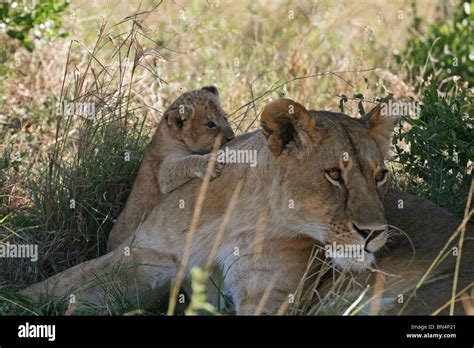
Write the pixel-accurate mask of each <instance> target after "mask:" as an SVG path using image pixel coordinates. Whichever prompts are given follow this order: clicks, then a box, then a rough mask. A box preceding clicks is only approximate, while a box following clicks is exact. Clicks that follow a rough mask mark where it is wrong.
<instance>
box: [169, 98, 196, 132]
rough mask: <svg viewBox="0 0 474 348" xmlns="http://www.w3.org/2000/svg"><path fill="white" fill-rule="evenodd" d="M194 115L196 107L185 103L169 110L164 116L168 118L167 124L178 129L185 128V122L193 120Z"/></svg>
mask: <svg viewBox="0 0 474 348" xmlns="http://www.w3.org/2000/svg"><path fill="white" fill-rule="evenodd" d="M193 116H194V108H193V107H192V106H191V105H184V104H182V105H179V106H178V107H176V108H172V109H169V110H167V111H166V112H165V114H164V115H163V117H164V118H165V119H166V124H167V125H168V126H169V127H170V128H175V129H177V130H180V129H181V128H183V125H184V122H186V121H189V120H191V119H192V118H193Z"/></svg>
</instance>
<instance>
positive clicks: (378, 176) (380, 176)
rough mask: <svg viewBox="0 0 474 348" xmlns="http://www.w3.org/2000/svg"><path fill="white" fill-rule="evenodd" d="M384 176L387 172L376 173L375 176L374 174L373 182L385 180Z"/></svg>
mask: <svg viewBox="0 0 474 348" xmlns="http://www.w3.org/2000/svg"><path fill="white" fill-rule="evenodd" d="M386 175H387V170H386V169H384V170H382V171H380V172H378V173H377V174H375V181H377V182H380V181H383V180H384V179H385V176H386Z"/></svg>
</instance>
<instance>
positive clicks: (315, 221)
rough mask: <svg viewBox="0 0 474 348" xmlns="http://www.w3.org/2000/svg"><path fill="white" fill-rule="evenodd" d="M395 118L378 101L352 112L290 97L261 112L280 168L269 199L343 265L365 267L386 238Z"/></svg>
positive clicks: (372, 259)
mask: <svg viewBox="0 0 474 348" xmlns="http://www.w3.org/2000/svg"><path fill="white" fill-rule="evenodd" d="M395 123H396V119H394V118H393V117H384V116H382V115H381V113H380V108H379V107H376V108H374V109H373V110H372V111H371V112H369V113H368V114H367V115H366V116H365V117H363V118H362V119H354V118H351V117H349V116H347V115H344V114H340V113H333V112H324V111H308V110H306V109H305V108H304V107H303V106H302V105H300V104H298V103H296V102H294V101H292V100H289V99H280V100H277V101H274V102H272V103H270V104H269V105H267V106H266V107H265V109H264V111H263V113H262V117H261V127H262V132H263V134H264V135H265V137H266V139H267V145H268V147H269V148H270V150H271V152H272V153H273V155H274V157H275V161H276V168H277V171H278V174H277V175H276V178H278V179H277V180H278V183H277V184H276V185H278V187H279V188H278V189H275V190H274V194H275V195H276V197H274V198H275V199H273V201H274V202H278V203H273V204H278V205H279V207H278V211H279V212H282V214H283V215H282V216H281V217H282V220H284V221H287V222H288V223H289V224H288V226H289V227H290V228H291V229H293V228H294V230H296V231H299V232H302V233H304V234H306V235H309V236H311V237H312V238H315V239H317V240H319V241H321V242H323V243H324V244H325V245H326V249H327V250H326V251H328V250H332V255H331V257H332V259H333V260H334V262H335V264H336V265H338V266H340V267H343V268H344V267H348V268H350V269H356V270H357V269H365V268H367V267H368V266H369V265H370V264H371V263H372V262H373V261H374V256H373V253H374V252H376V251H377V250H379V249H380V248H381V247H382V246H383V245H384V244H385V242H386V240H387V236H388V235H387V228H386V220H385V212H384V207H383V199H384V196H385V193H386V192H387V189H388V170H387V168H386V166H385V164H384V158H385V157H386V155H387V153H388V151H389V146H390V138H391V132H392V130H393V128H394V125H395ZM285 212H286V213H285ZM329 246H330V248H329Z"/></svg>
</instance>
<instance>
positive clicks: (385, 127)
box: [361, 102, 398, 158]
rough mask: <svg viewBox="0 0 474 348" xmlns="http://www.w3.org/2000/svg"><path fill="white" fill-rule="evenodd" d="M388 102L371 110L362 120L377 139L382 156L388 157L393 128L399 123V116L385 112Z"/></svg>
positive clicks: (371, 134)
mask: <svg viewBox="0 0 474 348" xmlns="http://www.w3.org/2000/svg"><path fill="white" fill-rule="evenodd" d="M386 107H387V104H386V103H385V102H383V103H381V104H379V105H377V106H376V107H374V108H373V109H372V110H370V111H369V112H368V113H367V114H366V115H365V116H364V117H362V119H361V121H362V123H363V125H364V126H365V128H367V129H368V130H369V134H370V136H371V137H372V138H373V139H374V140H375V142H376V144H377V147H378V148H379V150H380V152H381V153H382V156H383V157H384V158H386V157H387V156H388V152H389V150H390V143H391V139H392V132H393V128H394V127H395V126H396V125H397V123H398V117H395V116H391V115H389V114H388V112H387V113H386V112H384V111H385V108H386Z"/></svg>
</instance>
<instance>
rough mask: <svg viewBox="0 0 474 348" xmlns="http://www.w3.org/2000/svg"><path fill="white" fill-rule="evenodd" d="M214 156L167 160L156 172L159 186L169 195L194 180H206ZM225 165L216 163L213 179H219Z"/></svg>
mask: <svg viewBox="0 0 474 348" xmlns="http://www.w3.org/2000/svg"><path fill="white" fill-rule="evenodd" d="M214 156H216V155H214V154H206V155H189V156H186V157H181V158H176V159H174V158H173V159H165V160H164V161H163V163H162V164H161V166H160V168H157V169H156V170H155V173H156V172H157V177H158V185H159V186H160V191H161V192H162V193H165V194H166V193H169V192H171V191H173V190H174V189H176V188H178V187H180V186H182V185H184V184H185V183H187V182H188V181H189V180H191V179H194V178H200V179H204V176H205V174H206V170H207V166H208V163H209V161H210V160H211V158H212V157H214ZM223 166H224V164H223V163H219V162H217V161H215V163H214V166H213V169H212V172H211V179H214V178H217V177H218V176H219V175H220V172H221V170H222V168H223Z"/></svg>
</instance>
